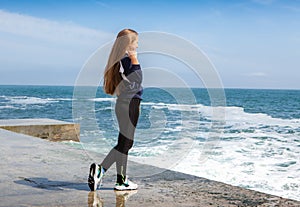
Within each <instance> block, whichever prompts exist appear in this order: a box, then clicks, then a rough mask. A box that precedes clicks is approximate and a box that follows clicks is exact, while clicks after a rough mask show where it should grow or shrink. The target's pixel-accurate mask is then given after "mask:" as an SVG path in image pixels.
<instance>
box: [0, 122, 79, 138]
mask: <svg viewBox="0 0 300 207" xmlns="http://www.w3.org/2000/svg"><path fill="white" fill-rule="evenodd" d="M0 128H2V129H5V130H9V131H13V132H17V133H22V134H26V135H30V136H34V137H39V138H42V139H47V140H50V141H68V140H72V141H76V142H79V138H80V125H79V124H76V123H69V122H64V121H58V120H54V119H8V120H0Z"/></svg>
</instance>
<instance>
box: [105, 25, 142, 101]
mask: <svg viewBox="0 0 300 207" xmlns="http://www.w3.org/2000/svg"><path fill="white" fill-rule="evenodd" d="M137 35H138V33H137V32H136V31H134V30H132V29H123V30H122V31H120V32H119V33H118V35H117V38H116V40H115V42H114V44H113V47H112V49H111V52H110V55H109V58H108V61H107V65H106V67H105V71H104V83H103V89H104V91H105V93H107V94H110V95H113V94H115V93H116V94H117V95H118V94H119V90H118V85H119V83H120V82H121V81H122V77H121V74H120V72H119V70H120V60H121V59H122V58H123V57H124V56H125V53H126V50H127V49H128V46H129V45H130V44H132V43H133V42H134V41H135V40H136V39H137Z"/></svg>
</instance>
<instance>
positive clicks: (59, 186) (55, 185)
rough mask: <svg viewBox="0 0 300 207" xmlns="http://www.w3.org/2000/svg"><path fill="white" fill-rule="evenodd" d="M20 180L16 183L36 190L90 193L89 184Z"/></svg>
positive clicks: (38, 179) (42, 179)
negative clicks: (70, 190)
mask: <svg viewBox="0 0 300 207" xmlns="http://www.w3.org/2000/svg"><path fill="white" fill-rule="evenodd" d="M19 178H20V180H16V181H14V183H16V184H20V185H27V186H31V187H34V188H40V189H45V190H53V191H62V190H64V189H73V190H83V191H90V189H89V187H88V185H87V183H76V182H67V181H57V180H49V179H48V178H39V177H36V178H24V177H19ZM101 190H113V188H103V187H101Z"/></svg>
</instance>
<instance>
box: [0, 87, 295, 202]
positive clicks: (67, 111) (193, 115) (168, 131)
mask: <svg viewBox="0 0 300 207" xmlns="http://www.w3.org/2000/svg"><path fill="white" fill-rule="evenodd" d="M86 88H89V87H86ZM92 88H93V89H95V88H96V90H93V91H89V90H87V91H86V93H85V94H88V95H87V96H86V97H83V99H80V98H78V97H76V93H75V92H74V89H76V88H74V86H59V85H55V86H49V85H0V119H25V118H50V119H57V120H62V121H69V122H79V123H81V124H82V127H81V140H82V143H81V144H84V145H85V149H86V150H87V151H93V152H99V153H106V152H107V151H108V150H109V149H110V148H111V147H112V146H114V144H115V143H116V137H117V134H118V126H117V123H116V120H115V117H114V104H115V100H116V99H115V97H112V96H108V95H106V94H104V93H103V91H102V88H101V87H92ZM187 92H191V94H192V95H193V99H190V97H189V98H186V96H185V95H186V93H187ZM224 92H225V97H226V105H225V106H220V107H223V108H224V111H225V117H224V120H223V121H224V122H222V129H221V132H220V133H219V134H218V140H217V141H218V142H217V143H216V144H214V146H213V147H212V148H210V150H209V151H207V150H205V149H206V148H205V147H206V146H207V143H209V142H210V140H209V139H208V138H209V136H210V133H212V132H213V131H214V129H213V128H212V123H213V122H214V121H215V120H214V117H213V115H212V110H213V109H214V108H218V106H211V104H212V102H211V100H210V96H209V93H208V91H207V89H206V88H190V89H184V88H155V87H149V88H145V89H144V94H143V101H142V104H141V114H140V119H139V123H138V127H137V131H136V136H135V144H134V147H133V148H132V150H131V152H130V157H131V159H132V160H143V161H144V162H150V160H155V159H156V158H159V157H161V156H165V155H167V156H168V155H172V154H174V153H175V154H176V153H177V154H178V152H179V153H181V155H182V157H181V158H182V159H181V160H180V162H178V163H175V164H174V163H160V164H166V167H167V168H168V169H171V170H175V171H179V172H183V173H187V174H191V175H196V176H199V177H204V178H208V179H212V180H216V181H221V182H224V183H228V184H231V185H235V186H241V187H244V188H248V189H253V190H257V191H261V192H265V193H269V194H273V195H277V196H282V197H285V198H290V199H295V200H300V197H299V195H300V178H299V174H300V167H299V162H300V161H299V158H300V90H299V89H245V88H225V89H224ZM174 94H175V95H174ZM79 99H80V100H79ZM76 104H81V105H80V107H78V105H76ZM94 122H95V123H96V126H94V125H93V124H94ZM89 123H92V124H91V125H89ZM181 140H182V141H184V142H186V141H187V140H188V141H187V142H190V143H192V144H193V145H192V147H190V148H188V150H182V149H186V148H184V145H183V144H182V143H183V142H181ZM174 143H176V147H174ZM64 144H68V145H72V146H74V147H78V144H76V143H73V142H68V143H64ZM181 144H182V145H181ZM200 155H201V156H205V161H204V162H203V161H202V162H201V161H199V160H200V159H199V156H200ZM154 164H155V163H154Z"/></svg>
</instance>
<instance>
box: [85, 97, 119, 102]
mask: <svg viewBox="0 0 300 207" xmlns="http://www.w3.org/2000/svg"><path fill="white" fill-rule="evenodd" d="M90 101H95V102H115V101H116V98H93V99H90Z"/></svg>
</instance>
